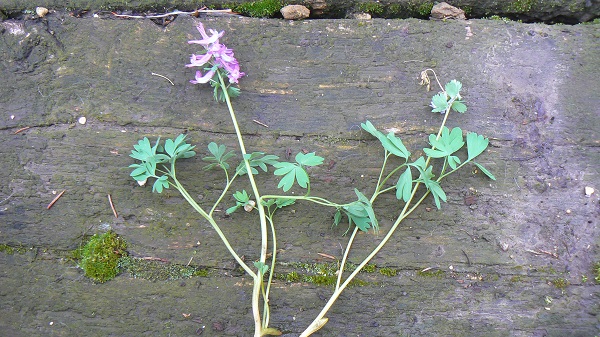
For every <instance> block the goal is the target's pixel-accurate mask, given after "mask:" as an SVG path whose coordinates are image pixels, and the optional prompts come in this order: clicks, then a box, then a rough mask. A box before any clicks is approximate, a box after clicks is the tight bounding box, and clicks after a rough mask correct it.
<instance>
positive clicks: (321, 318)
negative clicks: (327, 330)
mask: <svg viewBox="0 0 600 337" xmlns="http://www.w3.org/2000/svg"><path fill="white" fill-rule="evenodd" d="M450 105H451V104H450ZM450 105H449V106H448V108H447V110H446V113H445V116H444V120H443V121H442V125H441V126H440V129H439V131H438V134H437V139H439V138H440V136H441V134H442V129H443V128H444V125H445V124H446V121H447V119H448V115H449V114H450ZM433 149H435V147H434V148H433ZM430 161H431V157H428V158H427V161H426V162H425V167H427V165H429V162H430ZM419 185H420V183H419V182H417V183H416V184H415V186H414V187H413V190H412V193H411V195H410V198H409V200H408V202H407V203H406V204H405V205H404V208H403V209H402V212H400V215H399V216H398V218H397V219H396V221H395V222H394V224H393V225H392V227H391V228H390V230H389V231H388V233H387V234H386V236H385V237H384V238H383V240H382V241H381V242H380V243H379V244H378V245H377V247H375V249H373V251H371V253H370V254H369V255H368V256H367V257H366V258H365V259H364V260H363V261H362V262H361V263H360V264H359V265H358V267H356V269H355V270H354V271H353V272H352V273H351V274H350V275H349V276H348V278H346V281H344V283H342V285H340V286H339V287H337V286H336V289H335V291H334V292H333V294H332V295H331V297H330V298H329V301H327V303H326V304H325V306H324V307H323V309H322V310H321V312H320V313H319V314H318V315H317V317H316V318H315V319H314V320H313V321H312V323H311V324H310V325H309V326H308V328H306V330H304V332H303V333H302V334H301V335H300V337H308V336H310V335H312V334H313V333H314V332H316V331H318V330H319V329H320V328H321V327H322V326H323V325H324V324H325V323H326V320H325V314H327V312H328V311H329V309H330V308H331V306H332V305H333V304H334V303H335V301H336V300H337V299H338V297H339V296H340V294H341V293H342V291H343V290H344V289H345V288H346V287H347V286H348V285H349V284H350V282H351V281H352V280H353V279H354V277H356V275H358V273H359V272H360V271H361V270H362V268H364V266H366V265H367V263H369V261H371V259H373V257H375V255H377V254H378V253H379V251H380V250H381V249H382V248H383V247H384V246H385V244H386V243H387V242H388V240H389V239H390V238H391V237H392V235H393V234H394V232H395V231H396V228H398V226H399V225H400V223H401V222H402V220H404V219H405V218H406V217H407V216H408V215H410V214H411V213H412V212H413V211H414V210H415V209H416V208H417V206H419V205H420V204H421V202H422V201H423V200H424V199H425V197H426V196H427V195H428V194H429V191H427V192H426V193H425V194H424V195H423V196H422V197H421V198H420V199H419V200H418V202H417V203H415V205H414V206H413V207H412V208H410V210H409V205H410V203H411V202H412V200H413V198H414V197H415V194H416V193H417V189H418V188H419ZM354 230H355V231H356V230H357V228H355V229H354ZM351 243H352V238H351V240H350V241H349V245H348V246H347V249H346V250H347V251H348V250H349V249H350V245H351ZM346 253H347V252H346ZM342 268H343V266H342ZM342 270H343V269H342Z"/></svg>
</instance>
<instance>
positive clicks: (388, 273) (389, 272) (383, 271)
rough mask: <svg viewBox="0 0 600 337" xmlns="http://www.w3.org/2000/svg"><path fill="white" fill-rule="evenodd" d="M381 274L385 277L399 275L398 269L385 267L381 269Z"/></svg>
mask: <svg viewBox="0 0 600 337" xmlns="http://www.w3.org/2000/svg"><path fill="white" fill-rule="evenodd" d="M379 273H380V274H381V275H383V276H390V277H391V276H396V275H398V269H395V268H389V267H384V268H381V269H379Z"/></svg>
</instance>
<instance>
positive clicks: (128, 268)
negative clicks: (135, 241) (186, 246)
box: [119, 257, 210, 281]
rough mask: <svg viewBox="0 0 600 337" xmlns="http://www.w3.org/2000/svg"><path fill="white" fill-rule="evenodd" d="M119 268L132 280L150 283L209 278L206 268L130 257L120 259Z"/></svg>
mask: <svg viewBox="0 0 600 337" xmlns="http://www.w3.org/2000/svg"><path fill="white" fill-rule="evenodd" d="M119 267H120V268H121V271H122V272H124V273H128V274H129V275H131V276H132V277H134V278H142V279H146V280H151V281H166V280H180V279H185V278H190V277H194V276H199V277H208V276H210V271H209V270H208V269H206V268H201V267H197V266H186V265H180V264H171V263H164V262H161V261H152V260H143V259H138V258H132V257H123V258H121V259H120V260H119Z"/></svg>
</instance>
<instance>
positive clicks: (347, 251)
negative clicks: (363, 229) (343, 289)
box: [335, 226, 358, 291]
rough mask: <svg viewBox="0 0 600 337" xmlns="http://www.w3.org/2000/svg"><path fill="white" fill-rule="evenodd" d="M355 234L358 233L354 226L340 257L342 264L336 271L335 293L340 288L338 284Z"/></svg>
mask: <svg viewBox="0 0 600 337" xmlns="http://www.w3.org/2000/svg"><path fill="white" fill-rule="evenodd" d="M357 232H358V227H356V226H355V227H354V230H353V231H352V235H351V236H350V239H349V240H348V245H347V246H346V250H345V251H344V256H343V257H342V262H341V264H340V268H339V270H338V277H337V282H336V283H335V290H336V291H337V290H338V289H339V288H340V283H341V282H342V274H344V267H345V265H346V260H347V259H348V253H350V247H351V246H352V242H353V241H354V237H355V236H356V233H357Z"/></svg>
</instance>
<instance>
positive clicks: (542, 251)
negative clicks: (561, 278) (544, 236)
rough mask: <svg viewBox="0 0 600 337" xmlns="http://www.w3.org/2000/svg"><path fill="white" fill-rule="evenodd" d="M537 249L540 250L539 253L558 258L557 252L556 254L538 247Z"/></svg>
mask: <svg viewBox="0 0 600 337" xmlns="http://www.w3.org/2000/svg"><path fill="white" fill-rule="evenodd" d="M539 251H540V253H542V254H546V255H550V256H552V257H553V258H555V259H558V254H556V253H552V252H547V251H545V250H541V249H540V250H539Z"/></svg>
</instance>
